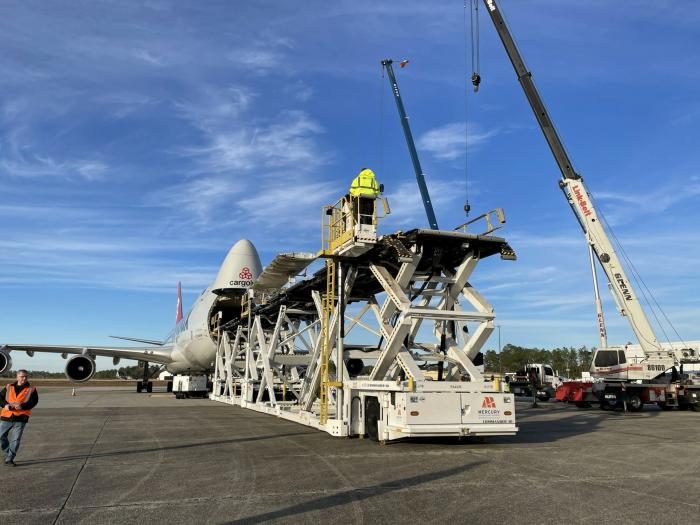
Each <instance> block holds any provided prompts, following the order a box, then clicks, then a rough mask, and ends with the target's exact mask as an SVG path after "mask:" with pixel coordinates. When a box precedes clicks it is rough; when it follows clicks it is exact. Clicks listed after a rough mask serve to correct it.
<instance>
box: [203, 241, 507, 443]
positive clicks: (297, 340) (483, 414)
mask: <svg viewBox="0 0 700 525" xmlns="http://www.w3.org/2000/svg"><path fill="white" fill-rule="evenodd" d="M345 253H354V252H353V251H352V250H351V251H347V250H346V251H345ZM495 254H500V255H501V257H502V258H504V259H514V258H515V254H514V252H513V251H512V249H511V248H510V246H509V245H508V244H507V243H506V241H505V240H504V239H503V238H501V237H495V236H491V235H483V236H480V235H473V234H468V233H461V232H452V231H440V230H422V229H418V230H412V231H410V232H407V233H401V232H397V233H395V234H392V235H386V236H383V237H381V238H379V239H378V240H376V243H374V244H370V245H369V247H367V248H366V251H364V253H360V254H359V255H351V256H343V257H334V258H333V259H332V260H333V264H335V265H336V266H335V269H336V271H335V275H336V277H337V285H336V286H335V290H337V292H336V294H337V298H336V301H334V302H332V304H334V307H333V309H332V311H331V312H330V314H331V315H330V316H329V321H328V323H329V324H328V326H327V330H328V341H329V346H328V358H329V362H330V365H329V376H330V380H329V381H327V382H325V383H323V382H322V377H321V375H322V374H321V371H322V349H323V341H322V339H323V338H322V337H321V335H322V333H323V331H322V316H323V313H324V304H323V299H324V297H323V294H324V293H325V291H326V289H327V286H326V279H327V275H326V271H327V268H326V267H324V268H322V269H321V270H319V271H318V272H316V273H315V274H314V275H313V276H312V277H311V278H309V279H306V280H304V281H302V282H299V283H296V284H293V285H291V286H286V287H281V288H278V289H276V290H259V289H258V290H255V289H253V290H251V291H250V293H249V297H248V299H247V300H248V301H249V311H248V315H247V316H245V317H243V318H241V319H240V320H237V321H235V322H233V323H231V324H229V325H228V326H224V327H223V330H222V332H221V337H220V338H219V347H218V352H217V356H216V363H215V376H214V392H213V394H212V396H211V398H212V399H214V400H216V401H221V402H226V403H231V404H235V405H239V406H241V407H244V408H249V409H252V410H257V411H260V412H264V413H268V414H273V415H276V416H278V417H282V418H285V419H289V420H291V421H296V422H298V423H302V424H305V425H309V426H312V427H315V428H319V429H321V430H324V431H326V432H328V433H329V434H331V435H334V436H365V435H367V436H369V437H372V438H374V439H378V440H380V441H388V440H393V439H398V438H403V437H410V436H467V435H472V436H489V435H512V434H515V433H516V431H517V427H516V424H515V404H514V402H513V396H512V395H511V394H506V393H503V392H501V391H500V389H499V387H498V384H497V383H494V382H492V381H489V380H487V379H485V378H484V377H483V375H482V373H481V372H480V370H479V368H478V367H477V366H475V365H474V363H473V360H474V358H475V357H476V356H477V354H479V352H480V350H481V348H482V346H483V344H484V343H485V342H486V340H487V339H488V337H489V335H490V334H491V332H492V331H493V329H494V324H493V321H494V317H495V315H494V311H493V308H492V306H491V305H490V304H489V303H488V301H487V300H486V299H484V297H483V296H482V295H481V294H480V293H479V292H478V291H477V290H476V289H474V288H473V287H472V286H471V285H470V284H469V282H468V280H469V277H470V276H471V275H472V273H473V271H474V269H475V268H476V265H477V263H478V262H479V260H480V259H482V258H485V257H489V256H491V255H495ZM309 262H310V260H309ZM306 264H308V262H307V263H306ZM297 268H298V267H297ZM297 268H295V270H294V271H296V269H297ZM290 276H292V274H290ZM254 288H255V286H254ZM341 318H342V321H343V322H342V323H341V322H340V319H341ZM426 321H427V323H426ZM356 332H362V333H357V337H355V333H356ZM351 333H352V334H353V338H352V339H353V343H349V342H348V336H349V335H350V334H351ZM358 360H361V361H358ZM440 362H442V364H443V366H442V367H440V368H441V371H442V369H443V368H444V370H445V374H444V377H443V378H441V379H442V380H440V381H438V380H436V379H435V378H433V377H432V376H431V373H430V372H429V371H427V370H428V369H430V368H435V367H436V366H435V365H436V364H437V363H440ZM372 363H373V366H371V364H372ZM363 365H370V366H371V370H367V369H368V368H370V366H367V367H365V368H364V369H363ZM324 388H325V389H327V390H326V392H323V389H324ZM321 394H325V395H326V399H327V401H326V402H327V403H328V405H327V413H326V414H325V417H324V414H322V413H323V412H324V410H322V406H321V398H322V397H323V396H322V395H321Z"/></svg>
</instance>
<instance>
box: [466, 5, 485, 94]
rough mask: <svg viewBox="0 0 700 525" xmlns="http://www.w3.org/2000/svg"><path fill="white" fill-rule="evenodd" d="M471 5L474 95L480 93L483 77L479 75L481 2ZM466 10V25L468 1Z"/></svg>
mask: <svg viewBox="0 0 700 525" xmlns="http://www.w3.org/2000/svg"><path fill="white" fill-rule="evenodd" d="M469 3H470V9H469V21H470V24H471V42H472V85H473V86H474V93H476V92H477V91H479V84H480V83H481V75H480V74H479V71H480V70H481V57H480V55H481V53H480V50H479V0H469ZM472 5H473V8H472ZM464 9H465V24H466V9H467V2H466V0H465V2H464Z"/></svg>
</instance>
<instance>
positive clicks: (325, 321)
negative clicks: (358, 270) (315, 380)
mask: <svg viewBox="0 0 700 525" xmlns="http://www.w3.org/2000/svg"><path fill="white" fill-rule="evenodd" d="M334 309H335V261H334V260H333V259H330V258H329V259H326V295H325V296H324V297H323V312H322V313H323V317H322V318H321V389H320V390H321V391H320V395H319V398H320V402H321V412H320V416H319V422H320V423H321V425H325V424H326V422H327V421H328V388H329V387H330V386H331V379H330V374H329V370H328V359H329V357H330V351H331V346H332V344H331V343H332V342H331V326H330V325H331V319H333V310H334Z"/></svg>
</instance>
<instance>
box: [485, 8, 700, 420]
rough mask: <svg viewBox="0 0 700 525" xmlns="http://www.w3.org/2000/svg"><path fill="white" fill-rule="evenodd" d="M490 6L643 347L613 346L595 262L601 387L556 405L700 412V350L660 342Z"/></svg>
mask: <svg viewBox="0 0 700 525" xmlns="http://www.w3.org/2000/svg"><path fill="white" fill-rule="evenodd" d="M483 2H484V5H485V6H486V10H487V12H488V15H489V17H490V19H491V21H492V22H493V25H494V26H495V28H496V32H497V33H498V36H499V37H500V39H501V42H502V43H503V47H504V48H505V51H506V54H507V55H508V58H509V59H510V61H511V63H512V65H513V68H514V69H515V73H516V75H517V77H518V81H519V82H520V85H521V87H522V89H523V92H524V93H525V97H526V98H527V101H528V103H529V104H530V107H531V108H532V111H533V112H534V114H535V117H536V119H537V122H538V124H539V126H540V129H541V130H542V133H543V134H544V137H545V140H546V141H547V144H548V145H549V148H550V149H551V151H552V154H553V155H554V159H555V161H556V163H557V166H558V167H559V170H560V171H561V175H562V178H561V180H560V181H559V186H560V188H561V190H562V192H563V193H564V196H565V197H566V200H567V202H568V203H569V205H570V206H571V209H572V211H573V212H574V216H575V217H576V219H577V220H578V222H579V224H580V225H581V228H582V229H583V233H584V235H585V238H586V242H587V243H588V245H589V247H590V250H591V254H595V257H596V259H597V260H598V262H599V263H600V265H601V267H602V268H603V271H604V273H605V275H606V277H607V279H608V283H609V287H610V290H611V292H612V295H613V298H614V299H615V303H616V306H617V308H618V310H619V312H620V314H621V315H623V316H624V317H626V318H627V320H628V321H629V323H630V326H631V327H632V330H633V332H634V334H635V336H636V338H637V340H638V341H639V345H624V346H608V345H607V340H606V336H605V327H604V322H603V317H602V309H601V307H600V298H599V296H598V287H597V278H596V275H595V264H594V261H593V260H592V261H591V262H592V263H593V264H592V268H593V279H594V289H595V292H596V305H597V309H598V323H599V332H600V336H601V342H602V343H603V344H602V347H601V348H599V349H598V350H597V351H596V352H595V355H594V356H593V362H592V365H591V374H592V376H593V377H594V378H598V379H601V380H602V381H598V382H567V383H565V384H564V385H562V386H561V387H560V389H559V390H558V391H557V398H558V399H560V400H568V401H572V402H575V403H576V404H577V405H578V406H582V407H583V406H587V405H589V404H590V403H592V402H595V403H600V406H601V408H603V409H610V408H615V407H619V406H625V405H626V406H627V408H628V409H629V410H632V411H637V410H641V409H642V407H643V405H644V403H657V404H658V405H659V406H661V407H662V408H671V407H673V406H677V407H678V408H681V409H683V408H688V407H692V408H693V409H698V407H700V381H698V380H697V378H696V379H695V380H693V379H692V378H691V377H690V376H689V375H688V374H685V373H684V370H683V367H684V366H686V367H688V366H692V365H694V364H698V363H700V357H699V354H698V348H700V343H698V342H692V343H683V342H680V343H660V342H659V340H658V338H657V337H656V335H655V333H654V330H653V329H652V327H651V324H650V323H649V320H648V318H647V316H646V314H645V313H644V309H643V308H642V305H641V303H640V301H639V299H638V298H637V294H636V293H635V290H634V288H633V286H632V283H631V282H630V280H629V279H628V277H627V274H626V272H625V269H624V268H623V266H622V263H621V261H620V259H619V257H618V255H617V253H616V252H615V249H614V247H613V245H612V243H611V241H610V238H609V237H608V234H607V233H606V231H605V228H604V226H603V223H602V222H601V221H600V220H599V218H598V213H597V211H596V209H595V206H594V203H593V200H592V199H591V196H590V193H589V192H588V190H587V189H586V186H585V184H584V182H583V178H582V177H581V175H580V174H579V173H577V172H576V171H575V170H574V167H573V163H572V162H571V159H570V158H569V155H568V153H567V152H566V149H565V148H564V145H563V143H562V141H561V139H560V137H559V135H558V133H557V131H556V128H555V127H554V123H553V122H552V120H551V118H550V116H549V114H548V112H547V109H546V107H545V105H544V103H543V101H542V99H541V97H540V95H539V92H538V91H537V88H536V87H535V83H534V81H533V79H532V73H531V72H530V71H528V69H527V67H526V66H525V62H524V61H523V58H522V56H521V54H520V52H519V50H518V47H517V45H516V43H515V40H514V39H513V36H512V35H511V33H510V30H509V29H508V26H507V24H506V22H505V20H504V18H503V14H502V11H501V9H500V7H499V5H498V2H497V1H496V0H483ZM591 259H593V257H591ZM669 372H670V374H669Z"/></svg>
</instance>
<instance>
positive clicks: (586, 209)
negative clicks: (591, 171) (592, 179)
mask: <svg viewBox="0 0 700 525" xmlns="http://www.w3.org/2000/svg"><path fill="white" fill-rule="evenodd" d="M574 196H575V197H576V202H578V205H579V206H580V207H581V211H582V212H583V215H584V216H586V217H588V216H589V215H591V214H592V213H593V211H592V210H591V209H590V208H589V207H588V203H587V202H586V198H585V197H584V196H583V193H581V188H579V187H578V186H574Z"/></svg>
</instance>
